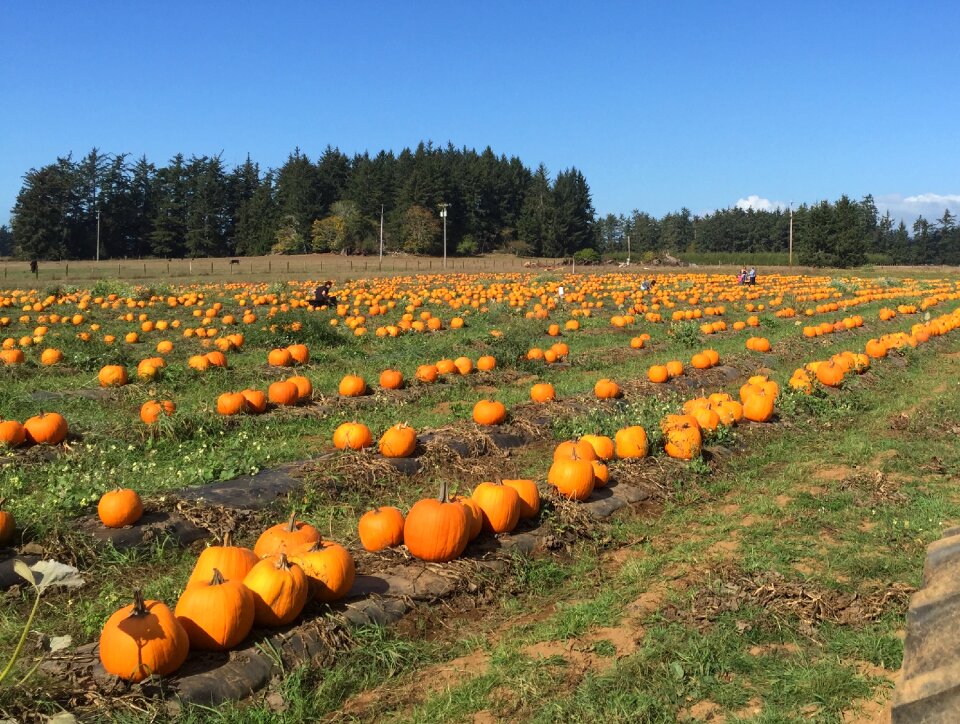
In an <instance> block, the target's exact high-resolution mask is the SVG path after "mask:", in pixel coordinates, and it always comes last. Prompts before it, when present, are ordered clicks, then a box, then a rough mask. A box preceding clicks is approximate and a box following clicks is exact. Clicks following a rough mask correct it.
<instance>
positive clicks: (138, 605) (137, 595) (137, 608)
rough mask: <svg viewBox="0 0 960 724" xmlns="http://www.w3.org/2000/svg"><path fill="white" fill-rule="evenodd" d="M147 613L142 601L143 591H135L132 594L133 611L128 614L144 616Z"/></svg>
mask: <svg viewBox="0 0 960 724" xmlns="http://www.w3.org/2000/svg"><path fill="white" fill-rule="evenodd" d="M147 613H148V612H147V605H146V603H144V601H143V591H141V590H139V589H137V590H136V591H134V592H133V611H131V612H130V615H131V616H146V615H147Z"/></svg>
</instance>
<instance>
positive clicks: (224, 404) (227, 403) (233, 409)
mask: <svg viewBox="0 0 960 724" xmlns="http://www.w3.org/2000/svg"><path fill="white" fill-rule="evenodd" d="M246 407H247V398H245V397H244V396H243V395H242V394H241V393H239V392H224V393H223V394H222V395H220V396H219V397H218V398H217V413H218V414H220V415H223V416H225V417H229V416H230V415H239V414H240V413H241V412H243V411H244V410H245V409H246Z"/></svg>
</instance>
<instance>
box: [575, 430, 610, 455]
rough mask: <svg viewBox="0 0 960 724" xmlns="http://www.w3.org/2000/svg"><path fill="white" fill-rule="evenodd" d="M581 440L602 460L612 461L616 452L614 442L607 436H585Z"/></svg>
mask: <svg viewBox="0 0 960 724" xmlns="http://www.w3.org/2000/svg"><path fill="white" fill-rule="evenodd" d="M580 440H581V441H583V442H586V443H587V444H588V445H590V447H592V448H593V452H594V453H595V454H596V456H597V458H598V459H600V460H611V459H612V458H613V456H614V453H615V452H616V449H615V448H614V446H613V440H611V439H610V438H609V437H607V436H606V435H584V436H583V437H581V438H580Z"/></svg>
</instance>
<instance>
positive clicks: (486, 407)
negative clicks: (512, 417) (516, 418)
mask: <svg viewBox="0 0 960 724" xmlns="http://www.w3.org/2000/svg"><path fill="white" fill-rule="evenodd" d="M506 419H507V408H506V407H504V405H503V403H502V402H499V401H497V400H480V401H479V402H477V404H475V405H474V406H473V421H474V422H475V423H477V424H478V425H499V424H501V423H502V422H503V421H504V420H506Z"/></svg>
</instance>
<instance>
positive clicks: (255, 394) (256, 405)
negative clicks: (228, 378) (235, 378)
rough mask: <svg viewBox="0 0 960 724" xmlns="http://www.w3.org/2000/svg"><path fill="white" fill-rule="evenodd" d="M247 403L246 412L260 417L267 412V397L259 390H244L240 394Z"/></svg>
mask: <svg viewBox="0 0 960 724" xmlns="http://www.w3.org/2000/svg"><path fill="white" fill-rule="evenodd" d="M240 394H241V395H243V399H244V400H246V401H247V412H249V413H251V414H253V415H262V414H263V413H264V412H266V411H267V396H266V395H265V394H264V393H263V392H262V391H260V390H251V389H246V390H243V391H241V392H240Z"/></svg>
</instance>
